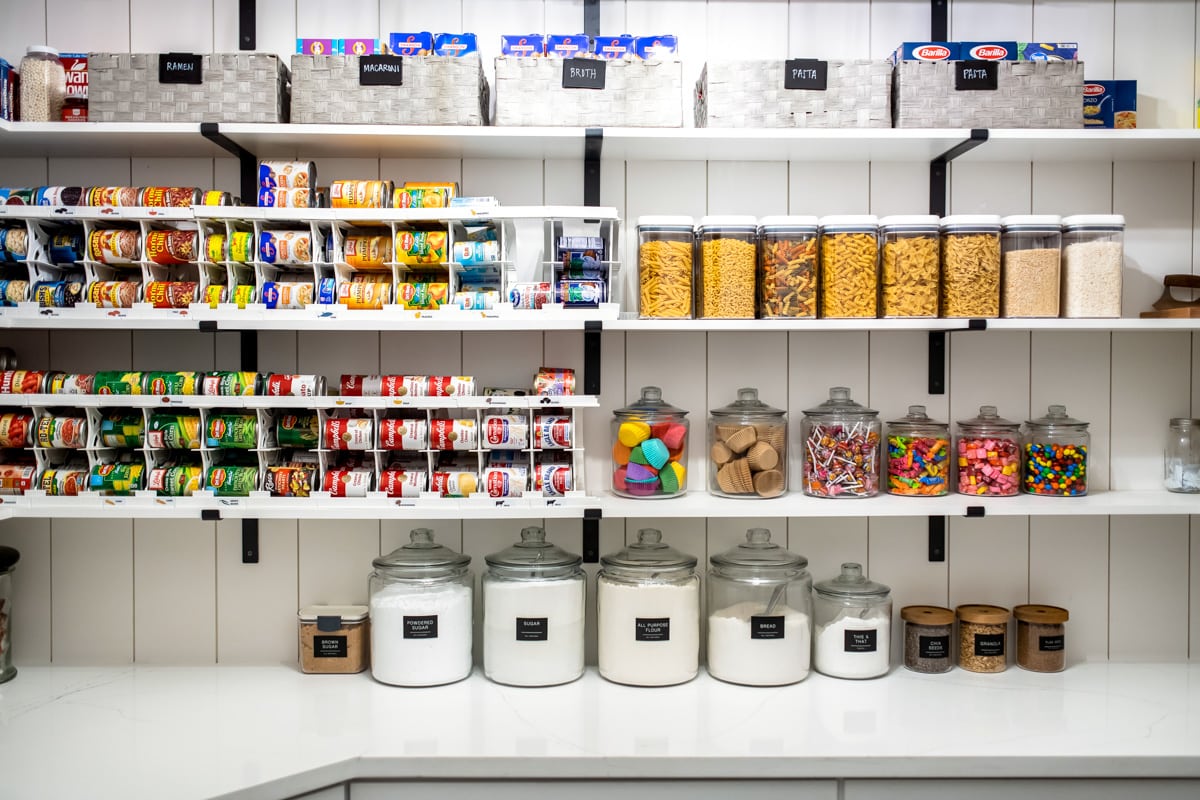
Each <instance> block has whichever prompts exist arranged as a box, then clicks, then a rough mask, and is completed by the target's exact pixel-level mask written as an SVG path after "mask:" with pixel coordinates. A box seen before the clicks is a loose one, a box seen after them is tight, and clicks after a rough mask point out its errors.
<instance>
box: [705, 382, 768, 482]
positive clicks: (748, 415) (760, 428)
mask: <svg viewBox="0 0 1200 800" xmlns="http://www.w3.org/2000/svg"><path fill="white" fill-rule="evenodd" d="M708 452H709V458H708V490H709V492H711V493H712V494H715V495H720V496H721V497H755V498H766V497H778V496H779V495H781V494H784V493H785V492H787V412H785V411H783V410H782V409H778V408H772V407H771V406H769V405H767V404H766V403H764V402H762V401H761V400H759V399H758V390H757V389H738V399H737V400H736V401H734V402H732V403H730V404H729V405H727V406H723V407H721V408H717V409H713V411H712V413H711V415H710V416H709V418H708Z"/></svg>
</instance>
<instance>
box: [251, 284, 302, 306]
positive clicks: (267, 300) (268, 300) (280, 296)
mask: <svg viewBox="0 0 1200 800" xmlns="http://www.w3.org/2000/svg"><path fill="white" fill-rule="evenodd" d="M262 301H263V305H265V306H266V307H267V308H304V307H305V306H307V305H310V304H311V303H312V301H313V285H312V284H311V283H275V282H273V281H267V282H266V283H264V284H263V289H262Z"/></svg>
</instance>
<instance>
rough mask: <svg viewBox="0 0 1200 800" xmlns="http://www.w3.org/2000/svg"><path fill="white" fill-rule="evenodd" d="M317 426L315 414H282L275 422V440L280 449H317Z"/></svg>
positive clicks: (317, 421)
mask: <svg viewBox="0 0 1200 800" xmlns="http://www.w3.org/2000/svg"><path fill="white" fill-rule="evenodd" d="M319 424H320V419H319V418H318V417H317V415H316V414H283V415H281V416H280V417H279V419H277V420H276V421H275V440H276V442H277V443H278V445H279V446H280V447H302V448H305V449H311V448H314V447H317V446H318V444H319V442H320V435H319V434H318V427H319Z"/></svg>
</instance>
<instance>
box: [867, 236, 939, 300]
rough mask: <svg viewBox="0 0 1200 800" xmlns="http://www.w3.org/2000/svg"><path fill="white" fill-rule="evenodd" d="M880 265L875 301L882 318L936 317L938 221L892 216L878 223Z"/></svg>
mask: <svg viewBox="0 0 1200 800" xmlns="http://www.w3.org/2000/svg"><path fill="white" fill-rule="evenodd" d="M879 238H880V240H881V241H882V242H883V265H882V267H881V268H880V275H879V285H880V290H879V302H880V306H881V312H882V314H881V316H884V317H889V318H890V317H936V316H937V315H938V285H939V283H940V281H941V275H940V261H939V259H940V258H941V255H940V253H939V252H938V246H939V240H938V218H937V217H935V216H928V215H911V216H893V217H884V218H883V219H881V220H879Z"/></svg>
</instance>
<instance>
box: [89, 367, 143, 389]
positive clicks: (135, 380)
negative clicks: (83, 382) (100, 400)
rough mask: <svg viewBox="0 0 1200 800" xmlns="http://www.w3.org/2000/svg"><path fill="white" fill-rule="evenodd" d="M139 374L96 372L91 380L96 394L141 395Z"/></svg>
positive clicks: (140, 375) (141, 375)
mask: <svg viewBox="0 0 1200 800" xmlns="http://www.w3.org/2000/svg"><path fill="white" fill-rule="evenodd" d="M144 377H145V376H144V375H143V374H142V373H141V372H97V373H96V375H95V377H93V378H92V388H93V389H94V390H95V393H96V394H141V393H142V379H143V378H144Z"/></svg>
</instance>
